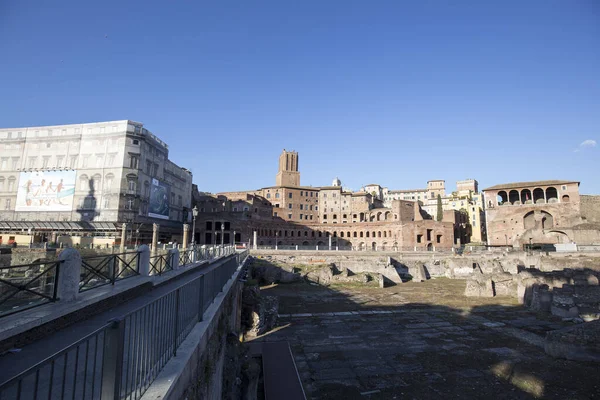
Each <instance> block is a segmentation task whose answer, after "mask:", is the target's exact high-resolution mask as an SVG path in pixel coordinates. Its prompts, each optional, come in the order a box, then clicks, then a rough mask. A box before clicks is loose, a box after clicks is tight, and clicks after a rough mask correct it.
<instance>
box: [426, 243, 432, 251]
mask: <svg viewBox="0 0 600 400" xmlns="http://www.w3.org/2000/svg"><path fill="white" fill-rule="evenodd" d="M427 251H433V244H431V243H428V244H427Z"/></svg>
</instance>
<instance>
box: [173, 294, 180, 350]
mask: <svg viewBox="0 0 600 400" xmlns="http://www.w3.org/2000/svg"><path fill="white" fill-rule="evenodd" d="M179 293H180V289H177V290H176V291H175V323H174V324H173V357H175V356H176V355H177V334H178V329H177V328H178V325H179Z"/></svg>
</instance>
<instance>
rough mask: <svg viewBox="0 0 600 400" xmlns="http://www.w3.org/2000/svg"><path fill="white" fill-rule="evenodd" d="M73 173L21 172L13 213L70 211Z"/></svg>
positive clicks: (73, 186) (74, 173)
mask: <svg viewBox="0 0 600 400" xmlns="http://www.w3.org/2000/svg"><path fill="white" fill-rule="evenodd" d="M76 174H77V173H76V172H75V171H40V172H21V174H20V175H19V187H18V190H17V203H16V204H15V211H71V209H72V207H73V195H74V194H75V176H76Z"/></svg>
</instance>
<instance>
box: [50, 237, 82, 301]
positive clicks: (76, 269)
mask: <svg viewBox="0 0 600 400" xmlns="http://www.w3.org/2000/svg"><path fill="white" fill-rule="evenodd" d="M58 260H59V261H60V266H57V268H60V274H59V275H58V279H57V282H56V285H57V286H58V288H57V289H56V295H57V296H58V300H61V301H73V300H76V299H77V296H78V295H79V280H80V279H81V268H82V266H81V254H79V252H78V251H77V250H75V249H72V248H67V249H65V250H63V251H61V253H60V255H59V256H58Z"/></svg>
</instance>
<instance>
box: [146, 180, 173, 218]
mask: <svg viewBox="0 0 600 400" xmlns="http://www.w3.org/2000/svg"><path fill="white" fill-rule="evenodd" d="M169 189H170V188H169V185H167V184H165V183H162V182H160V181H159V180H158V179H152V186H151V187H150V204H149V206H148V216H149V217H153V218H160V219H169Z"/></svg>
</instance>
